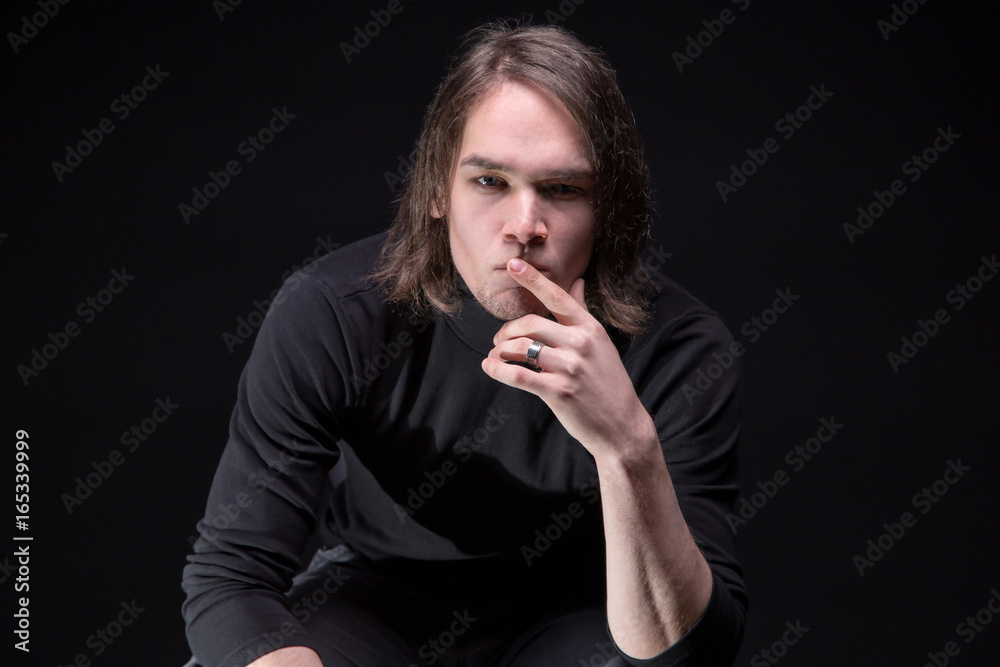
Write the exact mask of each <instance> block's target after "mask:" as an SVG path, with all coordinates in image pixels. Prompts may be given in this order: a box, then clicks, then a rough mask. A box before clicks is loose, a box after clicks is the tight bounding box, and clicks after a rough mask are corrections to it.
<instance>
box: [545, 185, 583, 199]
mask: <svg viewBox="0 0 1000 667" xmlns="http://www.w3.org/2000/svg"><path fill="white" fill-rule="evenodd" d="M547 190H548V191H549V193H550V194H552V195H554V196H556V197H573V196H575V195H582V194H583V189H582V188H578V187H576V186H575V185H566V184H565V183H556V184H555V185H550V186H548V188H547Z"/></svg>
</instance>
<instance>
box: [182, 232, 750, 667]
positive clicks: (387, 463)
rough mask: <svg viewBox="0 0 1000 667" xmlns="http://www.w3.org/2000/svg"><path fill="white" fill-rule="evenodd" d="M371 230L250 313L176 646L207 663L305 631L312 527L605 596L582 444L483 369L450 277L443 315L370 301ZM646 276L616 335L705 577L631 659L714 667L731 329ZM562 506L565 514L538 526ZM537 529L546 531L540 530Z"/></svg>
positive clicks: (427, 558)
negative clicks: (690, 622) (694, 598)
mask: <svg viewBox="0 0 1000 667" xmlns="http://www.w3.org/2000/svg"><path fill="white" fill-rule="evenodd" d="M384 238H385V235H384V234H379V235H377V236H373V237H370V238H367V239H363V240H361V241H359V242H356V243H354V244H351V245H349V246H346V247H343V248H340V249H338V250H336V251H334V252H332V253H330V254H329V255H327V256H325V257H324V258H322V259H321V260H320V261H318V262H317V263H316V265H314V267H312V270H310V271H300V272H298V273H297V274H295V275H293V276H292V277H290V278H289V279H288V281H287V282H286V283H285V285H284V286H283V287H282V290H281V292H280V293H279V294H278V296H277V298H276V299H275V301H274V304H273V305H272V306H271V309H270V311H269V312H268V314H267V317H266V318H265V320H264V323H263V325H262V326H261V329H260V333H259V334H258V337H257V340H256V342H255V344H254V348H253V352H252V353H251V356H250V359H249V361H248V362H247V365H246V367H245V369H244V371H243V375H242V377H241V378H240V383H239V392H238V397H237V402H236V407H235V409H234V411H233V416H232V420H231V424H230V434H229V441H228V443H227V445H226V447H225V450H224V451H223V454H222V459H221V461H220V463H219V467H218V470H217V472H216V475H215V480H214V482H213V484H212V489H211V493H210V496H209V500H208V509H207V512H206V516H205V518H204V519H203V520H202V521H201V522H199V532H200V535H201V537H200V538H199V540H198V541H197V543H196V544H195V548H194V553H193V554H192V555H190V556H189V557H188V561H189V564H188V565H187V566H186V567H185V569H184V580H183V586H184V589H185V591H186V593H187V600H186V602H185V604H184V608H183V611H184V616H185V620H186V622H187V634H188V640H189V642H190V644H191V647H192V649H193V650H194V652H195V655H197V656H198V657H199V658H200V660H201V661H202V662H203V663H204V664H205V665H206V667H215V666H216V665H220V666H223V667H230V665H240V666H241V665H245V664H246V663H247V662H250V661H252V660H253V659H255V658H256V657H259V655H260V653H258V652H257V651H256V650H255V649H254V648H253V647H256V646H257V645H259V644H260V641H261V638H262V637H265V636H267V635H269V634H273V633H276V632H280V631H281V629H282V626H284V627H283V630H284V634H285V636H287V635H288V629H289V628H292V629H293V631H294V632H295V633H296V635H297V636H296V639H295V641H294V643H295V644H299V645H306V646H308V645H309V638H308V634H307V632H306V631H305V630H304V629H303V628H302V626H301V625H300V623H299V620H298V619H297V618H296V617H295V616H294V615H293V614H292V613H291V612H290V611H289V609H288V605H287V601H286V599H285V596H284V594H285V593H286V592H287V591H288V589H289V586H290V582H291V578H292V576H293V575H294V574H295V573H296V572H298V571H299V570H300V569H301V565H302V563H301V558H302V552H303V549H304V546H305V544H306V541H307V540H308V538H309V537H310V535H311V534H312V533H313V531H314V530H318V531H319V535H320V539H321V541H322V542H323V543H324V544H326V545H331V546H332V545H335V544H346V545H348V546H350V547H351V548H352V549H353V550H354V551H355V552H356V553H358V554H360V555H361V556H362V557H364V558H366V559H368V560H370V561H371V562H374V563H389V564H392V563H413V564H416V565H417V566H419V564H420V562H434V563H437V564H438V565H436V566H435V567H440V563H442V562H449V563H448V564H447V567H446V569H451V568H453V569H454V571H455V572H458V571H479V572H486V573H490V576H491V578H494V579H495V580H496V581H505V582H508V581H510V580H511V579H516V580H518V581H521V582H523V583H524V585H526V586H532V585H535V584H537V585H543V584H544V585H545V586H549V587H553V588H554V589H555V590H558V589H559V587H560V586H562V585H563V584H565V586H566V590H570V589H572V590H574V591H576V595H577V596H580V595H581V591H582V595H583V596H584V597H586V598H587V599H590V600H593V601H595V602H600V601H603V600H604V595H605V590H604V588H605V570H604V567H605V563H604V558H605V552H604V533H603V518H602V515H601V511H600V489H599V486H598V483H597V481H598V480H597V469H596V466H595V464H594V460H593V457H591V455H590V454H589V453H588V452H587V451H586V450H585V449H584V448H583V446H582V445H580V444H579V443H578V442H576V441H575V440H574V439H573V438H571V437H570V436H569V435H568V434H567V433H566V431H565V429H564V428H563V427H562V425H561V424H560V423H559V421H558V420H557V419H556V418H555V417H554V416H553V414H552V412H551V411H550V410H549V409H548V407H547V406H546V405H545V403H544V402H543V401H542V400H541V399H540V398H538V397H536V396H534V395H533V394H530V393H528V392H525V391H522V390H518V389H514V388H511V387H508V386H506V385H503V384H501V383H499V382H496V381H495V380H493V379H492V378H490V377H489V376H487V375H486V374H485V373H484V372H483V371H482V369H481V367H480V363H481V361H482V359H483V358H484V357H485V356H486V354H487V353H488V352H489V350H490V349H491V348H492V347H493V343H492V339H493V335H494V334H495V333H496V332H497V330H498V329H499V328H500V326H501V325H502V324H503V322H502V321H500V320H497V319H496V318H494V317H492V316H491V315H489V314H488V313H487V312H486V311H485V310H483V308H482V307H481V306H480V305H479V304H478V303H477V302H476V301H475V299H474V298H473V297H472V296H471V294H469V292H468V289H467V288H466V287H465V285H464V284H462V285H461V287H462V291H463V302H462V309H461V311H460V312H459V313H458V314H457V315H456V316H447V315H443V314H437V315H436V316H435V317H434V318H433V319H430V320H424V319H420V318H417V317H416V316H414V315H413V314H412V313H410V312H409V311H406V310H404V309H403V308H401V307H397V306H389V305H387V304H386V303H385V302H384V301H383V299H382V294H383V293H382V291H381V288H380V287H379V286H377V285H376V284H375V283H373V282H372V281H370V280H369V279H368V278H367V276H368V274H370V273H371V271H372V269H373V267H374V266H375V263H376V260H377V257H378V253H379V251H380V249H381V245H382V242H383V241H384ZM655 279H656V283H657V290H658V291H657V292H656V295H655V297H654V298H653V300H652V307H653V318H652V322H651V326H650V327H649V329H648V333H647V334H646V335H644V336H642V337H639V338H635V339H631V340H629V339H627V338H625V337H624V336H620V335H615V334H613V335H612V338H613V340H614V341H615V344H616V346H617V347H618V349H619V351H620V353H621V356H622V362H623V364H624V366H625V369H626V370H627V371H628V374H629V376H630V377H631V379H632V382H633V385H634V386H635V389H636V392H637V394H638V396H639V398H640V399H641V401H642V403H643V405H645V407H646V408H647V410H648V411H649V413H650V414H651V415H652V416H653V419H654V423H655V424H656V427H657V430H658V432H659V435H660V442H661V444H662V447H663V453H664V456H665V459H666V462H667V466H668V469H669V470H670V474H671V478H672V479H673V483H674V487H675V489H676V494H677V499H678V502H679V503H680V507H681V510H682V512H683V514H684V517H685V519H686V520H687V523H688V525H689V526H690V530H691V533H692V535H693V537H694V539H695V541H696V543H697V544H698V545H699V547H700V548H701V550H702V552H703V553H704V555H705V558H706V559H707V561H708V563H709V565H710V566H711V569H712V572H713V591H712V597H711V601H710V603H709V607H708V609H707V610H706V612H705V614H704V615H703V617H702V619H701V620H700V621H699V622H698V624H697V625H696V626H695V627H694V628H693V629H692V630H691V631H689V632H688V634H687V635H686V636H685V637H684V638H683V639H682V640H681V641H680V642H678V643H677V644H675V645H674V646H672V647H671V648H670V649H668V650H667V651H666V652H665V653H664V654H663V655H662V656H661V657H660V659H659V660H657V661H655V662H646V661H640V662H633V661H630V664H646V665H654V664H655V665H661V664H662V665H702V664H705V665H708V664H712V665H718V664H728V663H727V662H726V661H731V660H732V659H733V657H734V656H735V652H736V650H737V649H738V645H739V642H740V638H741V636H742V631H743V624H744V615H745V609H746V604H747V597H746V592H745V588H744V584H743V580H742V571H741V568H740V566H739V563H738V562H737V559H736V541H735V537H734V534H733V532H732V530H731V529H730V528H729V525H728V523H727V521H726V518H725V515H726V513H727V512H731V511H733V504H734V502H735V499H736V495H737V493H738V473H737V462H736V444H737V440H738V435H739V422H738V405H737V396H736V394H737V387H738V384H739V369H738V366H737V365H734V366H732V367H730V368H728V369H726V370H725V371H724V372H723V373H722V375H721V376H720V377H717V378H714V379H713V378H709V377H708V376H707V375H706V372H707V371H708V370H709V366H710V365H711V364H713V363H716V365H717V366H719V368H721V365H719V364H718V363H717V359H718V357H724V356H725V354H726V353H727V352H728V349H729V346H730V343H731V340H732V339H731V337H730V334H729V332H728V331H727V330H726V328H725V326H724V325H723V324H722V322H721V321H720V319H719V317H718V316H717V315H716V314H715V313H713V312H712V311H711V310H709V309H708V308H706V307H705V306H703V305H702V304H701V303H699V302H698V301H697V300H696V299H695V298H694V297H692V296H691V295H689V294H688V293H686V292H685V291H683V290H682V289H680V288H679V287H678V286H677V285H675V284H674V283H672V282H670V281H669V280H667V279H665V278H663V277H662V276H660V275H658V274H657V275H656V276H655ZM713 353H714V354H716V355H717V357H713ZM699 370H700V371H702V372H701V374H699ZM713 370H716V369H713ZM713 375H718V373H714V372H713ZM699 379H700V380H701V381H700V382H699ZM685 385H687V389H685ZM706 385H707V386H706ZM335 464H336V466H335ZM574 503H576V505H575V507H577V508H578V510H579V511H575V512H574V514H578V515H579V516H573V517H572V525H570V526H569V527H566V528H563V527H561V526H560V527H558V530H556V528H553V527H552V526H553V525H554V524H557V523H558V522H557V520H556V519H557V517H562V524H563V525H565V524H566V521H565V518H566V516H569V510H570V508H571V507H573V506H574ZM553 515H556V516H553ZM546 529H548V534H549V536H556V535H557V533H558V535H557V538H556V539H555V540H549V539H547V538H545V539H543V537H544V536H545V534H546ZM500 574H506V575H508V576H495V577H494V575H500ZM502 590H505V591H506V590H507V589H506V588H505V589H502ZM497 593H498V594H500V591H497ZM289 624H290V625H289Z"/></svg>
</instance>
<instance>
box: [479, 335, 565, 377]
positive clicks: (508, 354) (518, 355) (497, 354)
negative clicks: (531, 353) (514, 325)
mask: <svg viewBox="0 0 1000 667" xmlns="http://www.w3.org/2000/svg"><path fill="white" fill-rule="evenodd" d="M532 342H533V341H532V340H530V339H528V338H516V339H514V340H509V341H504V342H503V343H500V344H499V345H497V346H496V347H494V348H493V349H492V350H490V353H489V356H490V357H492V358H493V359H499V360H500V361H517V362H520V363H522V364H529V365H530V364H531V362H530V361H528V348H529V347H531V343H532ZM561 356H562V351H561V350H558V349H556V348H554V347H552V346H550V345H543V346H542V349H541V350H539V351H538V354H537V355H535V362H536V363H537V364H538V367H539V368H541V369H542V370H544V371H548V372H550V373H551V372H558V371H560V370H561V369H562V368H563V364H562V359H561Z"/></svg>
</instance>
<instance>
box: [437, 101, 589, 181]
mask: <svg viewBox="0 0 1000 667" xmlns="http://www.w3.org/2000/svg"><path fill="white" fill-rule="evenodd" d="M585 147H586V140H585V137H584V133H583V130H582V128H581V127H580V125H579V123H577V122H576V119H574V118H573V116H572V114H570V112H569V110H568V109H567V108H566V106H565V105H564V104H563V103H562V102H560V101H559V100H558V99H557V98H556V97H555V96H553V95H552V94H550V93H547V92H543V91H542V90H540V89H539V88H537V87H535V86H532V85H528V84H524V83H519V82H514V81H508V82H504V83H502V84H501V85H499V86H498V87H497V88H496V89H495V90H494V91H492V92H491V93H490V94H488V95H487V96H486V97H484V98H483V99H482V100H480V101H479V103H477V104H476V105H475V106H474V107H473V108H472V110H471V112H470V113H469V117H468V119H467V120H466V123H465V130H464V133H463V136H462V144H461V146H460V148H459V154H458V160H457V164H459V165H461V164H463V162H466V161H467V160H468V158H469V157H472V156H475V157H479V158H485V159H487V160H489V161H492V162H495V163H496V164H501V165H504V166H506V167H509V170H511V171H516V172H520V173H524V174H525V175H530V174H537V173H542V172H553V171H590V170H591V164H590V161H589V160H588V158H587V150H586V148H585Z"/></svg>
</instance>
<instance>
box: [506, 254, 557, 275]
mask: <svg viewBox="0 0 1000 667" xmlns="http://www.w3.org/2000/svg"><path fill="white" fill-rule="evenodd" d="M510 259H514V258H513V257H511V258H510ZM518 259H522V260H524V261H525V262H527V263H528V264H530V265H531V266H533V267H535V268H536V269H538V270H539V271H540V272H542V273H552V271H551V269H549V267H547V266H545V265H544V264H537V263H535V262H532V261H531V260H528V259H524V258H523V257H521V258H518ZM509 261H510V260H507V262H509ZM507 262H504V263H503V264H501V265H500V266H496V267H494V268H495V269H496V270H497V271H504V272H506V271H507Z"/></svg>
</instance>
